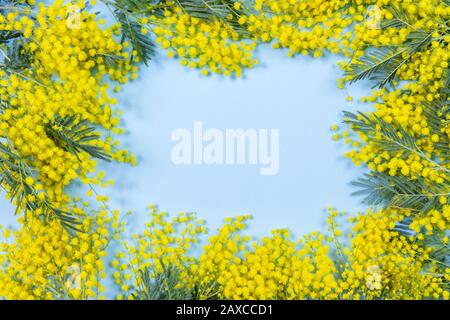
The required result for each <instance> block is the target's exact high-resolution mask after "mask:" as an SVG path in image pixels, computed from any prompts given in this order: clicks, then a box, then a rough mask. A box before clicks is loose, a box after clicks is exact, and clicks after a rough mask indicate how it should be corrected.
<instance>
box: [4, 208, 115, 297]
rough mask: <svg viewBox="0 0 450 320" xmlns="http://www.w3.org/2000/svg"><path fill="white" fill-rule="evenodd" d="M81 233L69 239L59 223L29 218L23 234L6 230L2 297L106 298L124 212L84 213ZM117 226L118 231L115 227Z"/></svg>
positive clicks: (78, 209)
mask: <svg viewBox="0 0 450 320" xmlns="http://www.w3.org/2000/svg"><path fill="white" fill-rule="evenodd" d="M73 210H74V211H75V212H77V213H78V214H80V215H83V216H84V219H83V223H82V225H81V226H79V228H80V231H81V232H79V233H77V234H76V235H73V234H69V233H68V231H67V230H66V229H64V228H63V227H62V226H61V224H60V223H59V222H58V221H57V220H53V221H45V222H44V221H42V220H41V219H39V218H35V217H34V216H29V217H27V218H28V219H27V221H26V224H24V226H23V227H22V229H21V230H20V231H14V239H12V241H10V242H8V238H9V237H10V236H11V232H10V230H9V229H5V230H4V231H3V238H4V241H3V242H2V243H1V244H0V246H1V247H0V297H4V298H6V299H12V300H13V299H24V300H30V299H38V300H42V299H44V300H47V299H89V298H103V297H104V293H105V287H104V285H103V284H102V279H104V278H106V276H107V273H106V269H105V265H104V262H103V260H104V258H105V257H106V255H107V251H106V250H107V248H108V245H109V243H110V242H111V240H113V238H114V237H116V236H117V232H118V230H121V228H120V227H119V224H120V222H119V213H118V212H112V213H109V212H107V211H106V210H102V211H100V212H88V213H85V212H83V209H81V208H76V207H75V208H73ZM114 226H116V228H114Z"/></svg>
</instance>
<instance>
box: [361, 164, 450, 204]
mask: <svg viewBox="0 0 450 320" xmlns="http://www.w3.org/2000/svg"><path fill="white" fill-rule="evenodd" d="M352 185H353V186H355V187H357V188H358V189H359V190H358V191H356V192H354V193H353V195H354V196H364V200H363V202H364V203H365V204H368V205H375V206H382V207H384V208H389V207H397V208H401V209H413V210H416V211H420V212H428V211H430V210H432V209H440V208H441V207H442V205H441V203H440V199H441V198H447V199H450V189H449V187H448V182H447V183H444V184H434V185H430V184H428V183H427V182H426V181H425V180H424V179H422V178H420V177H417V178H415V179H410V178H406V177H402V176H394V177H392V176H390V175H387V174H385V173H379V172H377V173H373V174H371V175H369V174H367V175H365V176H364V177H363V178H360V179H358V180H357V181H354V182H352Z"/></svg>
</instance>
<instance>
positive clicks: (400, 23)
mask: <svg viewBox="0 0 450 320" xmlns="http://www.w3.org/2000/svg"><path fill="white" fill-rule="evenodd" d="M386 8H387V9H388V10H389V12H390V13H391V14H392V16H393V18H392V19H390V20H384V21H382V22H381V28H382V29H387V28H399V29H401V28H407V27H411V17H410V15H409V14H408V13H407V12H406V10H405V9H404V8H403V7H401V6H400V7H397V6H395V5H388V6H387V7H386Z"/></svg>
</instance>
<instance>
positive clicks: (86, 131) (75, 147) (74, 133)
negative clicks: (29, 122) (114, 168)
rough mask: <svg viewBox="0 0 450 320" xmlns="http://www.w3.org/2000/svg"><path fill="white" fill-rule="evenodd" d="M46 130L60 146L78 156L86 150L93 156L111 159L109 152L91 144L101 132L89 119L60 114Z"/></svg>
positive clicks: (106, 159) (105, 159)
mask: <svg viewBox="0 0 450 320" xmlns="http://www.w3.org/2000/svg"><path fill="white" fill-rule="evenodd" d="M45 130H46V133H47V135H48V136H49V138H51V139H52V140H53V141H54V142H55V144H56V145H57V146H58V147H60V148H62V149H64V150H65V151H67V152H70V153H72V154H74V155H76V156H77V157H78V154H79V153H80V152H86V153H88V154H89V155H90V156H91V157H93V158H97V159H101V160H104V161H111V156H110V155H109V154H107V153H105V152H104V151H103V150H102V149H101V148H99V147H97V146H93V145H92V144H91V142H92V141H96V140H98V139H99V134H98V133H97V132H96V128H95V127H94V126H92V125H91V124H90V123H89V122H88V121H87V120H78V119H77V117H75V116H70V117H65V118H61V117H59V116H58V117H56V119H55V120H54V121H53V122H51V123H48V124H47V125H46V127H45Z"/></svg>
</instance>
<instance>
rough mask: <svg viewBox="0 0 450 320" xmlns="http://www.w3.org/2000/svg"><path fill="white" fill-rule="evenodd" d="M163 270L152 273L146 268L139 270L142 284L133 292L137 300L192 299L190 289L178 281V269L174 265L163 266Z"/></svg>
mask: <svg viewBox="0 0 450 320" xmlns="http://www.w3.org/2000/svg"><path fill="white" fill-rule="evenodd" d="M163 269H164V270H163V271H162V272H159V273H158V274H156V276H153V275H152V272H151V271H149V270H148V269H145V270H140V271H139V275H140V278H141V279H140V280H141V281H142V286H141V288H139V289H138V290H137V291H136V292H135V293H134V294H133V297H134V298H135V299H137V300H192V299H193V297H194V295H193V292H192V291H191V290H189V289H188V288H186V286H185V285H183V284H182V283H181V282H180V271H179V270H178V269H177V268H176V267H174V266H167V267H166V266H164V265H163Z"/></svg>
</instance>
